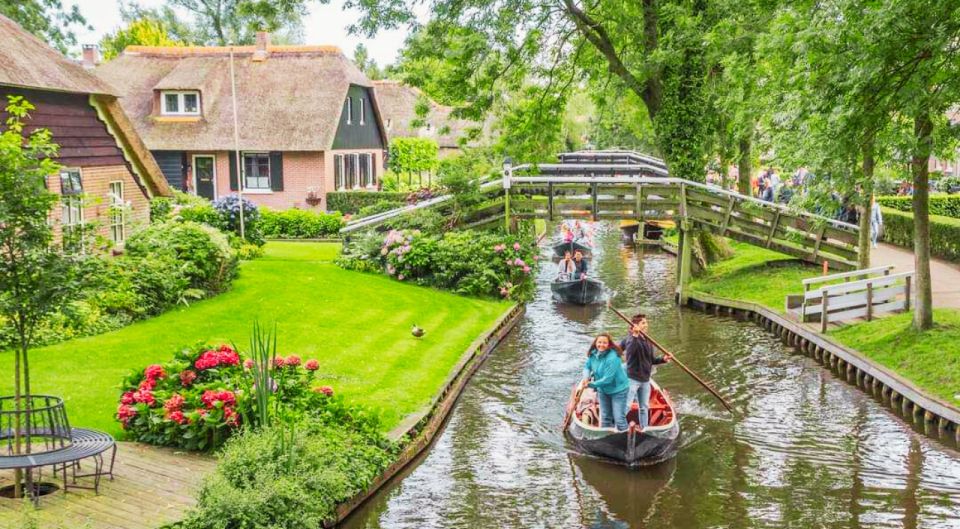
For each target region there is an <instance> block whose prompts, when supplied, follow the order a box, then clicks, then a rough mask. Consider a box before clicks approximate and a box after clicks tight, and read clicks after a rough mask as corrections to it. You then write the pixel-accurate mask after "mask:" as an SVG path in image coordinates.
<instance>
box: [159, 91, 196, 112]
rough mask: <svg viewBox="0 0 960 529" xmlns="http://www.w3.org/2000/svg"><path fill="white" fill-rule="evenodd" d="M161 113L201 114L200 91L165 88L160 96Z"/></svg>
mask: <svg viewBox="0 0 960 529" xmlns="http://www.w3.org/2000/svg"><path fill="white" fill-rule="evenodd" d="M160 103H161V106H160V113H161V114H162V115H164V116H199V115H200V92H198V91H196V90H188V91H182V90H178V91H170V90H165V91H163V92H162V94H161V97H160Z"/></svg>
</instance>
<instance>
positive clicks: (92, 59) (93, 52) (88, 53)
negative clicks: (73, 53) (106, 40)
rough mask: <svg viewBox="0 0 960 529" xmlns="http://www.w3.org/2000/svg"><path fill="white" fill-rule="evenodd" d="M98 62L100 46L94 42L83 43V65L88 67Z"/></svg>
mask: <svg viewBox="0 0 960 529" xmlns="http://www.w3.org/2000/svg"><path fill="white" fill-rule="evenodd" d="M98 64H100V48H99V47H98V46H97V45H96V44H84V45H83V67H84V68H87V69H90V68H94V67H95V66H97V65H98Z"/></svg>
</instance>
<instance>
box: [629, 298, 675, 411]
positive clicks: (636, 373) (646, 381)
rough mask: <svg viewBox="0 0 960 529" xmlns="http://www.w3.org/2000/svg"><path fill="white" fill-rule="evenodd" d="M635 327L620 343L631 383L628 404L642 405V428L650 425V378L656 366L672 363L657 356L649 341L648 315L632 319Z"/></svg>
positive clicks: (665, 357)
mask: <svg viewBox="0 0 960 529" xmlns="http://www.w3.org/2000/svg"><path fill="white" fill-rule="evenodd" d="M630 322H631V323H632V324H633V327H631V328H630V334H628V335H627V337H626V338H624V339H623V340H621V341H620V348H621V349H623V354H624V358H625V359H626V364H627V379H628V380H629V381H630V395H629V397H628V399H627V402H633V401H634V400H636V401H637V403H638V404H639V405H640V428H641V429H643V428H646V427H647V426H648V425H649V424H650V377H651V376H652V375H653V372H654V367H653V366H655V365H659V364H665V363H667V362H669V361H670V359H671V356H670V355H663V356H657V355H656V354H655V351H654V347H653V344H652V343H650V340H648V339H647V337H646V333H647V329H649V322H648V321H647V315H646V314H637V315H635V316H634V317H633V318H630Z"/></svg>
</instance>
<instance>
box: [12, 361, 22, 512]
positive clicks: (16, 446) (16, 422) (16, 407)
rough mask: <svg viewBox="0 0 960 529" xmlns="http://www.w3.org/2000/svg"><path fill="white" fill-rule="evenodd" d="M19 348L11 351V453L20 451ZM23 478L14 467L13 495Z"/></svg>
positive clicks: (16, 495) (17, 495)
mask: <svg viewBox="0 0 960 529" xmlns="http://www.w3.org/2000/svg"><path fill="white" fill-rule="evenodd" d="M20 354H21V350H20V348H17V349H16V350H15V351H14V353H13V355H14V356H13V411H14V414H13V453H14V454H19V453H20V413H18V412H19V411H20V384H21V383H20ZM22 480H23V471H22V470H20V469H16V470H14V472H13V497H14V498H20V497H21V495H20V492H21V490H20V482H21V481H22Z"/></svg>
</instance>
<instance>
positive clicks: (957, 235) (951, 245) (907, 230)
mask: <svg viewBox="0 0 960 529" xmlns="http://www.w3.org/2000/svg"><path fill="white" fill-rule="evenodd" d="M913 239H914V237H913V214H912V213H905V212H902V211H897V210H894V209H890V208H883V240H884V241H887V242H889V243H891V244H896V245H898V246H904V247H906V248H913ZM930 254H931V255H933V256H934V257H940V258H943V259H949V260H951V261H960V219H955V218H951V217H944V216H940V215H930Z"/></svg>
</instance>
